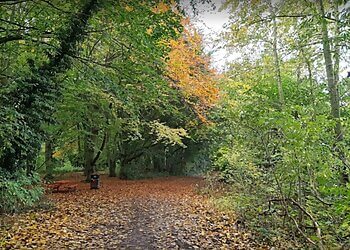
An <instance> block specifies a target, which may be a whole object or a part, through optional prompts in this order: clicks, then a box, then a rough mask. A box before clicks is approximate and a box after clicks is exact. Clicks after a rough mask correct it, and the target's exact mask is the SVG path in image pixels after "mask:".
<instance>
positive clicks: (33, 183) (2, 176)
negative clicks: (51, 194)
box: [0, 171, 44, 213]
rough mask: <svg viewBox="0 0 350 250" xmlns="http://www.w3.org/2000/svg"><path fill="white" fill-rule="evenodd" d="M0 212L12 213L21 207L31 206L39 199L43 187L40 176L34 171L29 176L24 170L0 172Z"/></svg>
mask: <svg viewBox="0 0 350 250" xmlns="http://www.w3.org/2000/svg"><path fill="white" fill-rule="evenodd" d="M0 192H1V193H0V199H1V203H0V212H1V213H5V212H6V213H12V212H17V211H20V210H21V209H24V208H28V207H33V206H35V205H36V204H37V203H38V201H39V200H40V199H41V197H42V195H43V192H44V189H43V188H42V187H41V179H40V176H39V175H38V174H36V173H33V174H31V175H30V176H28V175H26V173H25V172H24V171H17V172H15V173H11V174H10V173H8V172H4V171H2V172H1V173H0Z"/></svg>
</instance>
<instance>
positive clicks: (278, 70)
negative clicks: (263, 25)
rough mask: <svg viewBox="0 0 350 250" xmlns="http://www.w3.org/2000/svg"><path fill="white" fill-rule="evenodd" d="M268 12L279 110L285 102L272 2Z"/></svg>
mask: <svg viewBox="0 0 350 250" xmlns="http://www.w3.org/2000/svg"><path fill="white" fill-rule="evenodd" d="M270 12H271V18H272V25H273V42H272V50H273V58H274V63H275V78H276V81H277V88H278V99H279V103H280V105H281V108H283V107H284V104H285V101H284V93H283V85H282V77H281V68H280V59H279V55H278V32H277V20H276V12H275V10H274V7H273V3H272V1H271V2H270Z"/></svg>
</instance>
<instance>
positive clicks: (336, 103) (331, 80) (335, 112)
mask: <svg viewBox="0 0 350 250" xmlns="http://www.w3.org/2000/svg"><path fill="white" fill-rule="evenodd" d="M318 4H319V11H320V16H321V25H322V26H321V28H322V45H323V56H324V61H325V64H326V74H327V83H328V92H329V98H330V102H331V115H332V117H333V118H334V120H335V127H334V132H335V138H336V141H337V142H339V141H342V140H343V139H344V135H343V131H342V125H341V121H340V117H341V116H340V99H339V89H338V82H337V79H338V76H335V74H336V73H338V72H334V64H333V62H332V53H331V46H330V39H329V35H328V26H327V19H326V17H325V10H324V5H323V0H318ZM338 56H339V55H338ZM338 56H336V58H335V59H336V60H339V59H337V57H338ZM335 63H339V62H337V61H336V62H335ZM336 67H339V65H336ZM336 70H338V69H336ZM335 148H336V152H337V153H338V155H339V158H340V160H341V161H342V163H343V166H342V169H341V176H342V182H343V183H344V184H346V183H348V182H349V176H348V174H347V166H348V163H347V159H346V156H345V154H344V152H343V151H342V149H339V148H338V147H335Z"/></svg>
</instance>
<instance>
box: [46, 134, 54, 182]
mask: <svg viewBox="0 0 350 250" xmlns="http://www.w3.org/2000/svg"><path fill="white" fill-rule="evenodd" d="M52 155H53V145H52V141H51V140H46V142H45V167H46V173H47V174H49V175H52V172H53V162H52V160H53V159H52Z"/></svg>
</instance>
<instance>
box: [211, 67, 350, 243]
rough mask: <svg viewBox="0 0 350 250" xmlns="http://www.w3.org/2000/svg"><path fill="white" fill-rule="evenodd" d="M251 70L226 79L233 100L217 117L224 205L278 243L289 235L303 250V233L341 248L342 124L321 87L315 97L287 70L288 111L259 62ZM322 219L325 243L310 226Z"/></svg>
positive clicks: (215, 147) (215, 148)
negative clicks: (338, 128) (338, 131)
mask: <svg viewBox="0 0 350 250" xmlns="http://www.w3.org/2000/svg"><path fill="white" fill-rule="evenodd" d="M265 62H266V61H265ZM246 66H247V65H245V67H244V68H243V67H242V69H241V70H240V71H239V68H238V65H237V67H235V70H236V72H235V73H236V74H237V73H238V72H239V73H238V74H237V77H230V78H229V79H227V80H224V82H223V84H222V86H221V88H222V90H223V91H224V93H225V95H224V98H223V99H222V103H221V104H220V107H219V108H218V109H217V110H216V112H214V113H213V116H214V118H213V119H214V120H216V121H217V124H216V126H215V127H213V130H212V132H211V133H212V138H213V144H212V147H211V148H212V154H211V155H212V161H213V167H214V170H216V171H218V178H217V181H221V182H222V181H223V182H226V183H228V184H229V185H230V186H231V188H230V190H231V191H230V192H229V193H228V195H227V196H226V197H223V198H221V199H220V200H219V203H220V204H224V205H225V206H231V207H232V208H233V209H234V211H236V212H237V214H238V215H239V217H240V219H241V220H242V221H243V223H244V224H245V225H249V226H250V227H252V228H255V230H257V231H259V232H260V235H261V236H263V237H264V238H265V239H269V240H270V242H273V244H276V245H278V244H280V240H281V239H282V238H283V239H285V240H286V239H288V240H290V241H294V243H293V244H295V246H294V247H300V246H302V245H304V244H306V241H304V240H305V238H304V236H302V235H300V231H299V230H302V232H303V233H304V234H305V235H307V237H309V238H310V239H312V240H313V241H314V242H315V244H319V242H320V241H322V243H323V244H326V245H327V246H333V247H334V246H338V247H339V246H340V245H341V244H343V242H345V241H346V239H345V238H344V237H345V235H346V232H347V230H348V229H349V227H348V226H347V225H348V221H349V216H348V214H347V212H346V210H347V209H348V191H346V190H347V188H345V187H344V186H343V187H342V186H341V169H340V167H339V166H341V165H342V162H341V160H340V158H339V156H338V155H337V154H336V153H335V152H334V145H336V141H335V139H334V136H333V131H334V130H333V128H334V124H335V123H334V121H333V120H332V119H330V118H329V116H328V115H327V112H328V110H327V104H326V103H325V102H324V94H323V91H322V86H318V89H314V90H313V94H314V95H317V96H316V98H315V97H314V96H312V95H309V93H308V91H307V85H306V86H305V85H304V86H303V85H300V84H299V83H298V82H297V81H296V80H294V79H293V77H291V76H290V75H288V71H285V72H286V74H283V75H282V79H283V84H284V86H285V93H286V97H287V98H286V102H287V104H286V106H285V108H284V109H283V110H281V109H280V108H278V105H277V103H278V102H277V100H278V98H277V87H275V83H274V81H273V78H271V77H269V76H268V74H269V73H267V74H261V73H258V71H255V69H257V70H259V68H260V67H257V68H255V67H254V64H252V65H251V66H250V70H249V74H248V73H247V74H246V72H245V68H246ZM267 67H268V65H267ZM242 77H243V79H241V78H242ZM243 80H244V82H243ZM215 138H220V140H216V139H215ZM337 146H338V147H342V148H343V149H345V148H344V147H343V146H344V145H342V144H339V143H338V145H337ZM344 152H348V151H347V150H344ZM296 204H297V205H296ZM340 204H342V205H340ZM340 207H341V208H340ZM305 211H306V212H305ZM308 214H311V216H312V217H309V216H308ZM315 222H316V223H317V225H318V227H319V229H320V230H321V232H322V234H323V236H322V239H320V238H319V236H317V235H316V231H315V230H312V229H309V230H308V229H306V228H307V227H313V226H314V223H315ZM295 223H297V224H295ZM296 225H297V227H296ZM291 236H292V237H294V236H296V237H297V239H299V240H298V241H295V238H291ZM340 239H341V240H340Z"/></svg>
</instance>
